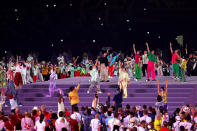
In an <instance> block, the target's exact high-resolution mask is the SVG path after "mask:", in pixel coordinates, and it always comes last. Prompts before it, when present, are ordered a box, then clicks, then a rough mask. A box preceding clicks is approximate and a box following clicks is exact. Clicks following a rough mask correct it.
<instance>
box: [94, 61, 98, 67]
mask: <svg viewBox="0 0 197 131" xmlns="http://www.w3.org/2000/svg"><path fill="white" fill-rule="evenodd" d="M97 65H98V59H96V63H95V64H94V66H95V67H96V66H97Z"/></svg>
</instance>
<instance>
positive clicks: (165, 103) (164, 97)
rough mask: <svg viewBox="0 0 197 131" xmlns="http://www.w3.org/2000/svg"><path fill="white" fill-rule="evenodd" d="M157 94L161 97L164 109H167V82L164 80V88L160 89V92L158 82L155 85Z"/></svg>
mask: <svg viewBox="0 0 197 131" xmlns="http://www.w3.org/2000/svg"><path fill="white" fill-rule="evenodd" d="M157 92H158V95H160V96H161V97H162V100H163V102H164V109H167V107H168V106H167V94H168V80H166V88H165V89H164V87H161V90H160V88H159V80H158V83H157Z"/></svg>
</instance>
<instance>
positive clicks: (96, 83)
mask: <svg viewBox="0 0 197 131" xmlns="http://www.w3.org/2000/svg"><path fill="white" fill-rule="evenodd" d="M97 65H98V60H96V63H95V64H94V65H93V66H90V69H89V70H90V71H89V73H90V76H91V85H90V87H89V89H88V91H87V93H88V94H89V93H90V91H91V90H92V88H93V87H94V86H96V87H97V90H98V93H102V92H101V88H100V83H99V80H98V77H99V76H98V70H97Z"/></svg>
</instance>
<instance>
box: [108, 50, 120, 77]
mask: <svg viewBox="0 0 197 131" xmlns="http://www.w3.org/2000/svg"><path fill="white" fill-rule="evenodd" d="M119 55H120V53H118V54H117V55H116V56H113V53H110V55H108V56H107V59H108V63H109V65H108V72H109V78H112V77H113V70H114V63H115V61H116V59H117V58H118V56H119Z"/></svg>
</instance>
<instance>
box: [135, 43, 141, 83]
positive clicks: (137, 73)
mask: <svg viewBox="0 0 197 131" xmlns="http://www.w3.org/2000/svg"><path fill="white" fill-rule="evenodd" d="M133 51H134V54H135V79H134V80H135V81H138V79H141V64H140V63H141V56H140V51H137V52H136V50H135V44H133Z"/></svg>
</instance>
